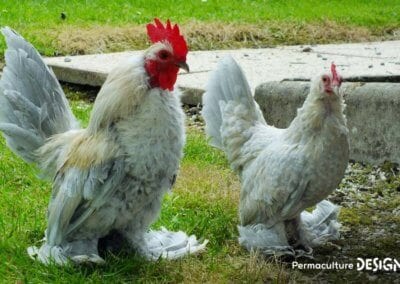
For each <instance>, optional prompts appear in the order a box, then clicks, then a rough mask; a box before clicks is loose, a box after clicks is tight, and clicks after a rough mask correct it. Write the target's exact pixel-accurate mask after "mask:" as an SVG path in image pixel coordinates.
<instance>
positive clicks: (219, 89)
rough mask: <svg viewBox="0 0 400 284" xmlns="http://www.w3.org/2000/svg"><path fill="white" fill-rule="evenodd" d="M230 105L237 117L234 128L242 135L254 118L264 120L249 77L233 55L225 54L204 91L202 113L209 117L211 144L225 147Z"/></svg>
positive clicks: (208, 133)
mask: <svg viewBox="0 0 400 284" xmlns="http://www.w3.org/2000/svg"><path fill="white" fill-rule="evenodd" d="M226 107H230V109H231V111H230V112H231V113H230V114H229V116H231V115H233V116H234V117H232V119H234V120H235V121H236V123H235V125H232V127H233V128H232V131H233V132H235V134H237V135H240V134H241V133H243V131H244V130H246V129H247V128H249V126H251V125H252V124H254V122H255V121H263V122H264V118H263V116H262V113H261V111H260V110H259V107H258V105H257V104H256V102H255V101H254V99H253V96H252V94H251V90H250V86H249V84H248V82H247V79H246V77H245V75H244V73H243V71H242V69H241V68H240V66H239V65H238V64H237V63H236V61H235V60H234V59H233V58H232V57H231V56H226V57H224V58H223V59H222V60H221V61H220V62H219V63H218V66H217V68H216V70H215V71H213V72H212V74H211V76H210V79H209V81H208V84H207V87H206V92H205V93H204V95H203V111H202V115H203V117H204V119H205V121H206V133H207V135H208V136H209V137H210V138H211V140H210V144H211V145H213V146H215V147H217V148H221V149H223V148H224V145H223V139H222V137H221V126H222V124H223V122H224V114H223V112H224V111H225V110H224V109H225V108H226Z"/></svg>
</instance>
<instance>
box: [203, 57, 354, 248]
mask: <svg viewBox="0 0 400 284" xmlns="http://www.w3.org/2000/svg"><path fill="white" fill-rule="evenodd" d="M332 68H333V69H332V74H331V75H322V76H317V77H316V78H314V79H313V81H312V83H311V89H310V93H309V95H308V96H307V98H306V100H305V102H304V104H303V106H302V107H301V108H300V109H298V112H297V116H296V118H295V119H294V120H293V121H292V123H291V124H290V126H289V127H288V128H287V129H278V128H275V127H273V126H270V125H268V124H267V123H266V122H265V120H264V118H263V115H262V112H261V111H260V108H259V106H258V104H257V103H256V102H255V101H254V99H253V96H252V94H251V91H250V87H249V85H248V83H247V80H246V78H245V76H244V74H243V71H242V70H241V68H240V67H239V66H238V65H237V63H236V62H235V61H234V60H233V58H231V57H226V58H224V59H223V60H221V62H220V63H219V64H218V67H217V69H216V70H215V71H214V72H213V73H212V75H211V76H210V79H209V82H208V85H207V88H206V93H205V94H204V97H203V105H204V107H203V112H202V114H203V117H204V119H205V122H206V133H207V135H208V136H209V137H210V143H211V144H212V145H213V146H216V147H218V148H221V149H222V150H223V151H224V152H225V153H226V155H227V157H228V160H229V162H230V165H231V167H232V169H233V170H234V171H235V172H237V173H238V174H239V176H240V179H241V193H240V204H239V215H240V221H241V225H240V226H239V234H240V237H239V242H240V244H241V245H243V246H244V247H246V248H247V249H248V250H252V249H255V250H260V251H262V252H263V253H265V254H276V255H282V254H284V255H286V254H290V255H299V254H304V253H307V252H308V253H310V252H311V251H312V250H311V247H315V246H318V245H321V244H323V243H325V242H326V241H328V240H333V239H337V238H338V237H339V223H338V222H337V215H338V207H337V206H335V205H333V204H332V203H331V202H329V201H327V200H324V199H325V198H326V197H327V196H328V195H329V194H330V193H331V192H332V191H333V190H334V189H335V188H336V187H337V186H338V185H339V183H340V181H341V179H342V177H343V175H344V172H345V169H346V167H347V164H348V158H349V142H348V130H347V126H346V119H345V116H344V114H343V110H344V103H343V99H342V95H341V94H340V91H339V87H340V78H339V77H338V75H337V74H336V71H335V70H334V67H332ZM314 205H316V208H315V209H314V211H312V212H311V213H309V212H307V211H305V209H306V208H308V207H311V206H314Z"/></svg>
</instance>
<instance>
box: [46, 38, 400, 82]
mask: <svg viewBox="0 0 400 284" xmlns="http://www.w3.org/2000/svg"><path fill="white" fill-rule="evenodd" d="M399 50H400V41H387V42H371V43H354V44H329V45H312V46H286V47H285V46H284V47H276V48H264V49H238V50H216V51H193V52H190V53H189V55H188V60H187V62H188V64H189V66H190V69H191V73H189V74H186V73H182V74H181V75H180V76H179V77H178V81H177V85H178V86H179V87H183V88H189V89H200V90H201V89H204V87H205V84H206V82H207V79H208V75H209V72H210V71H211V70H213V69H214V68H215V66H216V64H217V62H218V60H219V59H220V58H221V57H223V56H224V55H226V54H230V55H232V56H233V57H234V58H235V59H236V60H237V61H238V62H239V64H240V65H241V66H242V68H243V70H244V71H245V73H246V76H247V77H248V80H249V83H250V86H251V88H252V89H253V90H254V89H255V88H256V86H258V85H260V84H261V83H265V82H268V81H280V80H283V79H292V78H304V79H309V78H311V77H312V76H314V75H315V74H318V73H320V72H322V71H323V70H328V69H329V67H330V63H331V62H332V61H334V62H335V63H336V65H337V66H338V70H340V73H341V74H342V75H343V76H344V77H353V76H367V77H368V76H375V77H387V76H396V75H400V53H399ZM140 52H141V51H131V52H120V53H110V54H99V55H83V56H71V57H52V58H46V59H45V61H46V63H47V64H49V65H50V66H51V67H52V68H53V70H54V72H55V73H56V75H57V77H58V78H59V79H60V80H61V81H66V82H71V83H76V84H84V85H91V86H100V85H101V84H102V83H103V82H104V80H105V78H106V76H107V74H108V72H109V71H110V70H111V69H112V68H113V67H114V66H116V65H117V64H119V62H121V61H124V60H125V59H126V58H127V57H129V56H135V55H137V54H138V53H140Z"/></svg>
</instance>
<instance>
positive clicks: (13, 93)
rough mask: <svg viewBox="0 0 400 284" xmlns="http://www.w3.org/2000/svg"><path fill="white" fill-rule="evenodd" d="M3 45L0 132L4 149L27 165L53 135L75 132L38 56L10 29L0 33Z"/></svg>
mask: <svg viewBox="0 0 400 284" xmlns="http://www.w3.org/2000/svg"><path fill="white" fill-rule="evenodd" d="M1 32H2V33H3V35H4V36H5V39H6V43H7V50H6V52H5V61H6V66H5V68H4V70H3V75H2V77H1V80H0V131H2V132H3V135H4V137H5V138H6V141H7V145H8V146H9V147H10V148H11V149H12V150H13V151H14V152H15V153H16V154H18V155H19V156H20V157H22V158H23V159H24V160H25V161H27V162H30V163H31V162H38V160H37V158H36V155H35V152H36V150H37V149H38V148H40V147H41V146H42V145H43V144H44V143H45V141H46V139H47V138H49V137H51V136H52V135H54V134H58V133H63V132H65V131H68V130H70V129H74V128H78V122H77V121H76V119H75V117H74V115H73V114H72V112H71V109H70V107H69V104H68V101H67V99H66V97H65V95H64V92H63V90H62V89H61V86H60V84H59V83H58V81H57V78H56V76H55V75H54V73H53V72H52V70H50V69H49V68H48V67H47V66H46V64H45V63H44V62H43V60H42V58H41V57H40V54H39V53H38V52H37V51H36V49H35V48H34V47H33V46H32V45H31V44H30V43H28V42H27V41H26V40H25V39H24V38H23V37H21V36H20V35H19V34H18V33H16V32H15V31H13V30H12V29H10V28H8V27H5V28H2V29H1Z"/></svg>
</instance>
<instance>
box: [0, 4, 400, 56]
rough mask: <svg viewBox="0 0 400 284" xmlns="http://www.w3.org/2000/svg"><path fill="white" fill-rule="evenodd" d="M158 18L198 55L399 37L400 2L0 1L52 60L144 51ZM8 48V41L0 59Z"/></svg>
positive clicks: (6, 21) (6, 19)
mask: <svg viewBox="0 0 400 284" xmlns="http://www.w3.org/2000/svg"><path fill="white" fill-rule="evenodd" d="M61 13H64V15H66V17H65V18H64V19H62V17H61ZM154 17H160V18H161V19H166V18H170V19H171V20H173V21H174V22H178V23H180V24H181V25H182V29H183V31H184V33H185V34H186V35H187V37H188V41H189V45H190V47H191V49H192V50H195V49H215V48H232V47H260V46H270V45H276V44H301V43H324V42H338V41H342V42H343V41H361V40H374V39H381V38H389V39H393V38H399V33H400V30H399V23H400V1H390V0H382V1H377V0H372V1H364V0H349V1H340V0H333V1H316V0H298V1H294V0H290V1H279V0H269V1H268V0H254V1H250V0H241V1H239V0H236V1H230V0H218V1H215V0H197V1H182V0H178V1H175V0H166V1H159V0H139V1H129V0H114V1H108V0H86V1H83V0H72V1H60V0H59V1H55V0H48V1H43V0H41V1H39V0H16V1H1V2H0V26H5V25H8V26H10V27H12V28H14V29H16V30H17V31H19V32H20V33H21V34H22V35H24V36H26V38H27V39H28V40H29V41H30V42H32V43H33V44H34V46H36V47H37V48H38V49H39V51H40V52H41V53H42V54H45V55H48V56H52V55H56V54H81V53H97V52H109V51H117V50H126V49H135V48H145V47H146V43H147V41H146V37H145V35H144V28H143V26H144V24H145V23H147V22H149V21H151V20H152V19H153V18H154ZM3 49H4V41H3V38H1V39H0V58H2V57H3Z"/></svg>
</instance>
